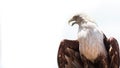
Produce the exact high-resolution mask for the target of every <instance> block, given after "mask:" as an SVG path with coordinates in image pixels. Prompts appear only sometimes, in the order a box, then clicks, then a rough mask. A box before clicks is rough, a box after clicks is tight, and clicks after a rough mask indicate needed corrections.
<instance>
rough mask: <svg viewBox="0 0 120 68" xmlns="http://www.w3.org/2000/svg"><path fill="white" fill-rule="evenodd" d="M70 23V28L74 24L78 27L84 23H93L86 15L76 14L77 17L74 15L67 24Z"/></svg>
mask: <svg viewBox="0 0 120 68" xmlns="http://www.w3.org/2000/svg"><path fill="white" fill-rule="evenodd" d="M71 22H72V26H73V25H74V24H78V25H82V24H84V23H87V22H92V23H93V22H94V21H93V20H92V19H91V18H90V17H88V16H87V15H85V14H77V15H74V16H73V17H72V18H71V19H70V20H69V21H68V23H69V24H70V23H71Z"/></svg>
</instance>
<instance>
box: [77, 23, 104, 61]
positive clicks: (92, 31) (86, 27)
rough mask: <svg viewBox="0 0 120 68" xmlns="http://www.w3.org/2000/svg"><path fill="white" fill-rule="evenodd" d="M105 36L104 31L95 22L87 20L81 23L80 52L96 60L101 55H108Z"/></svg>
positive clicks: (79, 33) (91, 59)
mask: <svg viewBox="0 0 120 68" xmlns="http://www.w3.org/2000/svg"><path fill="white" fill-rule="evenodd" d="M103 37H104V36H103V33H102V31H101V30H100V29H99V28H98V26H97V25H96V24H95V23H92V22H85V23H82V24H79V31H78V41H79V50H80V54H82V55H84V56H85V57H86V58H87V59H89V60H90V61H94V60H95V59H96V58H97V57H98V56H99V55H103V56H106V50H105V46H104V43H103Z"/></svg>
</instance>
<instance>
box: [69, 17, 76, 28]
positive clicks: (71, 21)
mask: <svg viewBox="0 0 120 68" xmlns="http://www.w3.org/2000/svg"><path fill="white" fill-rule="evenodd" d="M70 23H72V25H71V26H73V25H74V24H76V21H75V20H74V19H73V18H72V19H70V20H69V21H68V24H70Z"/></svg>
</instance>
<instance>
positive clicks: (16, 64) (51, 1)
mask: <svg viewBox="0 0 120 68" xmlns="http://www.w3.org/2000/svg"><path fill="white" fill-rule="evenodd" d="M81 12H82V13H86V14H87V15H89V16H91V17H92V18H93V19H94V20H95V21H96V23H97V24H98V26H99V27H100V28H101V29H102V30H103V32H104V33H105V34H106V35H107V37H110V36H113V37H115V38H116V39H117V40H118V41H119V42H120V36H119V35H120V24H119V23H120V1H119V0H0V23H1V24H0V27H1V37H0V40H1V49H0V51H1V52H0V58H1V60H0V61H1V63H0V68H58V67H57V51H58V47H59V43H60V41H61V40H63V39H76V34H77V28H78V26H77V25H75V26H73V27H71V26H70V25H68V20H69V19H70V18H71V17H72V16H73V15H74V14H77V13H81Z"/></svg>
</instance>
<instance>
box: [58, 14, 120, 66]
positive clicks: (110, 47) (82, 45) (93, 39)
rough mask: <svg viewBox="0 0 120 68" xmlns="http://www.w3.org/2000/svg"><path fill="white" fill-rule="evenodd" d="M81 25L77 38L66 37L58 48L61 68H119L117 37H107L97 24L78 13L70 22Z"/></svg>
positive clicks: (119, 58) (119, 57)
mask: <svg viewBox="0 0 120 68" xmlns="http://www.w3.org/2000/svg"><path fill="white" fill-rule="evenodd" d="M71 22H72V26H73V25H74V24H78V25H79V30H78V34H77V35H78V36H77V39H76V40H67V39H64V40H63V41H61V43H60V46H59V50H58V55H57V59H58V67H59V68H119V65H120V56H119V53H120V51H119V45H118V42H117V40H116V39H115V38H113V37H110V38H107V37H106V36H105V34H104V33H103V32H102V31H101V30H100V28H99V27H98V26H97V24H96V23H95V22H94V21H92V20H91V19H89V18H87V16H85V15H83V14H78V15H75V16H73V17H72V18H71V19H70V20H69V23H71Z"/></svg>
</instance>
